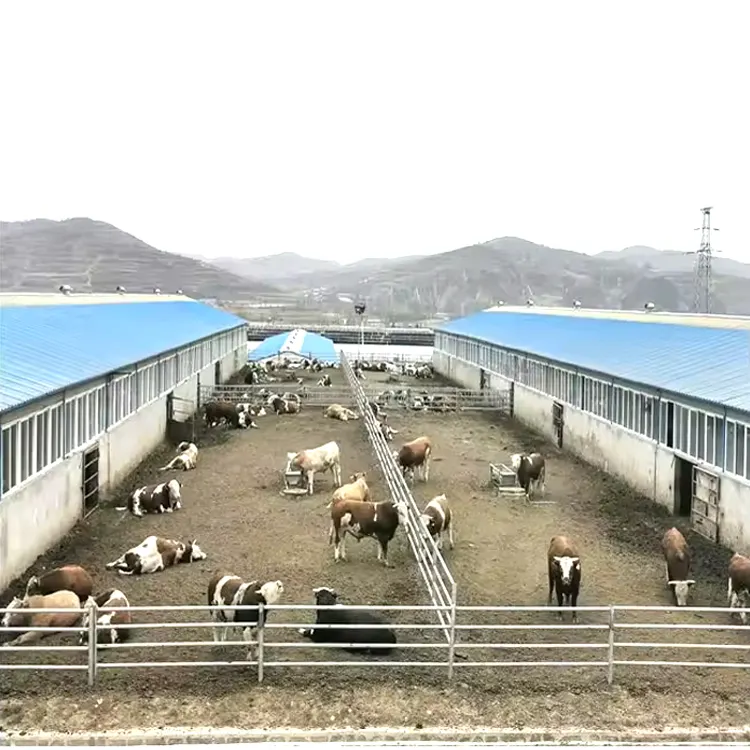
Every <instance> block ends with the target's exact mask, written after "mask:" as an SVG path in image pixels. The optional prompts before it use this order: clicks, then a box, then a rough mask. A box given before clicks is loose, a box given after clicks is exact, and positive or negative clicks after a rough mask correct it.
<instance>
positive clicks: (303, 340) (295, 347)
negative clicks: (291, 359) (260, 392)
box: [248, 328, 338, 362]
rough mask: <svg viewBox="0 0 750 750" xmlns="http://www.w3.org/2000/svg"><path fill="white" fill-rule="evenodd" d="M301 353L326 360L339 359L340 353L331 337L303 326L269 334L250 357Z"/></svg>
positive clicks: (263, 357)
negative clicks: (305, 328)
mask: <svg viewBox="0 0 750 750" xmlns="http://www.w3.org/2000/svg"><path fill="white" fill-rule="evenodd" d="M284 352H289V353H290V354H300V355H302V356H304V357H313V358H317V359H320V360H323V361H326V362H336V361H338V354H337V353H336V349H335V347H334V345H333V341H331V339H328V338H326V337H325V336H321V335H320V334H318V333H310V331H305V330H304V329H303V328H295V329H294V330H292V331H288V332H287V333H277V334H275V335H274V336H269V337H268V338H267V339H263V341H261V342H260V344H258V346H256V347H255V349H253V350H252V351H251V352H250V355H249V357H248V358H249V359H251V360H253V361H257V360H261V359H265V358H266V357H274V356H276V355H277V354H282V355H283V354H284Z"/></svg>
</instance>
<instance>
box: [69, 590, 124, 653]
mask: <svg viewBox="0 0 750 750" xmlns="http://www.w3.org/2000/svg"><path fill="white" fill-rule="evenodd" d="M92 604H96V606H97V608H98V613H97V614H98V615H99V616H98V617H97V618H96V624H97V625H98V626H100V627H99V628H97V633H96V641H97V644H98V643H125V641H127V640H130V635H131V632H132V631H131V629H130V628H124V627H122V626H123V625H130V624H131V623H132V621H133V619H132V617H131V616H130V612H129V609H130V602H129V601H128V597H127V596H125V594H123V593H122V591H120V590H119V589H109V590H108V591H105V592H104V593H102V594H99V595H98V596H96V597H91V598H89V600H88V601H87V602H86V606H84V608H83V620H82V621H81V628H82V630H81V633H80V635H79V636H78V645H79V646H85V645H86V644H87V643H88V641H89V621H90V619H91V612H92V611H93V607H92ZM108 608H113V609H118V610H124V611H118V612H113V611H111V609H110V611H109V612H107V611H103V610H107V609H108Z"/></svg>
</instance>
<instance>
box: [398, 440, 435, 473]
mask: <svg viewBox="0 0 750 750" xmlns="http://www.w3.org/2000/svg"><path fill="white" fill-rule="evenodd" d="M431 456H432V442H431V441H430V438H428V437H427V436H426V435H423V436H422V437H418V438H417V439H416V440H412V441H411V442H410V443H404V444H403V445H402V446H401V448H400V449H399V450H398V451H393V457H394V458H395V459H396V464H397V466H398V467H399V468H400V469H401V473H402V474H403V475H404V478H406V477H407V476H410V477H411V480H412V482H413V481H414V476H415V470H416V469H420V470H421V474H422V481H423V482H426V481H428V479H429V478H430V457H431Z"/></svg>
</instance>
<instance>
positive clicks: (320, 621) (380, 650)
mask: <svg viewBox="0 0 750 750" xmlns="http://www.w3.org/2000/svg"><path fill="white" fill-rule="evenodd" d="M313 594H314V595H315V604H316V606H317V607H336V608H335V609H316V611H315V625H341V627H340V628H316V627H314V626H313V627H311V628H300V629H299V634H300V635H301V636H302V637H303V638H309V639H310V640H311V641H313V642H314V643H341V644H345V643H346V644H352V645H347V646H344V645H342V646H341V648H342V649H344V650H345V651H349V652H354V653H369V654H372V655H373V656H380V655H382V656H385V655H386V654H390V653H391V651H393V648H394V647H395V645H396V633H395V632H394V631H393V629H392V628H386V627H382V626H384V625H386V623H385V622H384V621H383V620H382V619H381V618H380V617H378V616H377V615H375V614H373V613H372V612H367V611H363V610H348V609H345V608H344V607H343V606H341V605H340V603H339V600H338V594H337V593H336V591H335V590H334V589H331V588H328V587H327V586H320V587H318V588H315V589H313ZM337 605H338V606H337ZM350 625H370V626H371V627H369V628H362V627H354V628H353V627H347V626H350ZM378 625H380V626H381V627H377V626H378ZM365 644H367V645H365ZM375 644H384V645H375Z"/></svg>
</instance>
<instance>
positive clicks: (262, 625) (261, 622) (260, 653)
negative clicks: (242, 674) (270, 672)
mask: <svg viewBox="0 0 750 750" xmlns="http://www.w3.org/2000/svg"><path fill="white" fill-rule="evenodd" d="M265 629H266V611H265V609H264V608H263V603H262V602H261V603H260V604H258V647H257V650H256V653H257V659H258V682H259V683H260V682H263V659H264V651H265V650H264V648H263V645H264V641H265V637H264V636H265Z"/></svg>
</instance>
